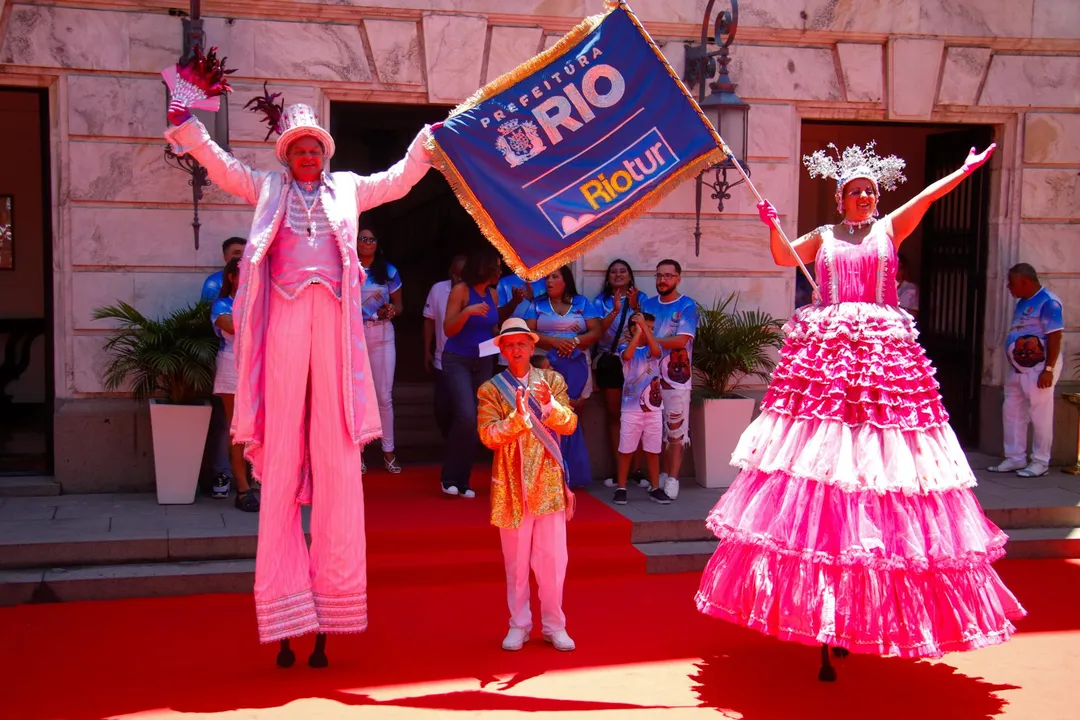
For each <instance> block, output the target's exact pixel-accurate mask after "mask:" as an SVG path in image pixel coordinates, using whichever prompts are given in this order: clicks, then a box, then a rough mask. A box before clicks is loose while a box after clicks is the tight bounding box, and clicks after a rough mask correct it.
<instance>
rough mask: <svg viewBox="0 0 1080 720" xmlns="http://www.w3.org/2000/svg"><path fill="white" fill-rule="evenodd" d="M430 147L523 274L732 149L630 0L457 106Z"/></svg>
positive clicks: (564, 254) (603, 232)
mask: <svg viewBox="0 0 1080 720" xmlns="http://www.w3.org/2000/svg"><path fill="white" fill-rule="evenodd" d="M428 149H429V150H430V151H431V155H432V159H433V162H434V163H435V166H436V167H437V168H439V170H440V171H442V173H443V175H444V176H446V178H447V180H448V181H449V183H450V186H451V187H452V188H453V190H454V193H455V194H456V195H457V197H458V199H459V200H460V201H461V204H462V205H463V206H464V207H465V209H466V210H467V211H468V212H469V214H470V215H472V217H473V219H474V220H476V223H477V225H479V227H480V230H481V232H483V234H484V235H485V236H486V237H487V238H488V240H490V241H491V243H492V244H493V245H495V247H496V248H498V250H499V252H500V253H501V254H502V256H503V258H504V259H505V260H506V263H507V264H508V265H509V266H510V268H511V269H512V270H513V271H514V272H515V273H516V274H517V275H519V276H520V277H522V278H525V279H527V280H536V279H538V278H541V277H544V276H545V275H547V274H549V273H551V272H553V271H554V270H556V269H558V268H559V267H561V266H562V265H565V264H566V263H568V262H571V261H572V260H575V259H577V258H578V257H580V256H581V255H582V254H583V253H584V252H585V251H586V250H588V249H589V248H590V247H593V246H595V245H596V244H597V243H598V242H600V241H601V240H603V239H604V238H605V237H607V236H608V235H611V234H613V233H616V232H618V231H619V230H621V229H622V228H623V227H624V226H625V225H626V224H627V223H628V222H630V221H631V220H633V219H634V218H635V217H637V216H638V215H640V214H641V213H643V212H645V211H646V210H647V209H648V208H649V207H651V206H652V205H654V204H655V203H656V202H658V201H659V200H660V199H661V198H662V197H663V196H664V195H665V194H666V193H668V192H670V191H671V190H672V189H673V188H674V187H675V186H676V185H677V184H678V183H679V182H680V181H682V180H684V179H686V178H688V177H692V176H696V175H697V174H698V173H699V172H701V171H702V170H703V169H705V168H706V167H709V166H711V165H714V164H716V163H718V162H720V161H721V160H723V159H724V158H725V157H726V153H725V146H724V144H723V141H722V140H721V139H720V136H719V135H717V134H716V131H715V130H714V129H713V127H712V125H711V124H710V123H709V121H708V120H707V119H706V118H705V116H704V115H703V114H702V112H701V109H700V108H699V107H698V106H697V103H695V102H694V99H693V98H692V97H691V96H690V94H689V92H687V90H686V87H685V86H684V85H683V84H682V82H681V81H680V80H679V78H678V77H677V75H676V74H675V73H674V71H672V69H671V66H670V65H668V63H667V61H666V60H665V59H664V56H663V55H662V54H661V53H660V49H659V48H658V47H657V46H656V44H655V43H654V42H653V41H652V38H650V37H649V34H648V33H647V32H646V31H645V28H643V27H642V26H641V23H640V22H638V19H637V18H636V17H635V16H634V14H633V12H632V11H631V10H630V8H629V7H627V6H626V5H625V3H620V4H619V5H618V6H616V7H615V8H614V9H612V10H610V11H609V12H607V13H606V14H604V15H597V16H594V17H590V18H587V19H586V20H585V21H584V22H582V23H581V24H580V25H578V26H577V27H576V28H574V29H573V30H572V31H571V32H570V33H569V34H567V35H566V36H565V37H564V38H562V39H561V40H559V42H558V43H556V44H555V45H554V46H553V47H551V48H550V49H549V50H546V51H545V52H543V53H541V54H540V55H537V56H536V57H535V58H533V59H532V60H529V61H528V62H526V63H524V64H523V65H521V66H520V67H518V68H516V69H515V70H512V71H511V72H509V73H507V74H506V75H503V76H502V77H500V78H498V79H497V80H494V81H493V82H491V83H489V84H488V85H487V86H485V87H484V88H482V89H481V90H480V91H478V92H477V93H476V95H474V96H473V97H472V98H470V99H469V100H467V101H466V102H464V103H462V104H461V105H460V106H459V107H457V108H455V109H454V111H453V112H452V113H451V114H450V116H449V117H448V118H447V120H446V121H445V122H444V123H443V125H442V127H439V128H437V129H436V130H435V132H434V135H433V137H432V139H431V140H430V141H429V143H428Z"/></svg>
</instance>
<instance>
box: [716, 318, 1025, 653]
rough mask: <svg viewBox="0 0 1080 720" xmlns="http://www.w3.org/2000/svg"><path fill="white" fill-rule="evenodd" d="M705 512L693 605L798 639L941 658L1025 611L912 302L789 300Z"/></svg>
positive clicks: (980, 642) (999, 630)
mask: <svg viewBox="0 0 1080 720" xmlns="http://www.w3.org/2000/svg"><path fill="white" fill-rule="evenodd" d="M785 330H786V331H787V333H788V338H787V342H786V343H785V345H784V349H783V350H782V352H781V358H780V362H779V364H778V365H777V368H776V371H775V372H774V374H773V381H772V384H771V385H770V386H769V390H768V392H767V393H766V395H765V399H764V401H763V402H762V412H761V414H760V415H759V416H758V418H757V419H756V420H755V421H754V422H753V423H752V424H751V425H750V427H749V428H747V430H746V432H745V433H744V434H743V436H742V439H741V440H740V442H739V445H738V447H737V448H736V450H735V453H734V455H733V456H732V463H733V464H735V465H738V466H739V467H741V468H742V472H740V473H739V476H738V477H737V478H736V480H735V482H734V483H733V484H732V486H731V488H730V489H729V490H728V491H727V492H725V493H724V495H723V497H722V498H721V499H720V502H719V503H717V505H716V507H715V508H714V509H713V511H712V512H711V513H710V514H709V519H708V525H709V528H710V529H711V530H712V532H713V533H714V534H715V535H716V537H717V538H719V540H720V544H719V546H718V547H717V549H716V552H715V553H714V554H713V556H712V559H711V560H710V561H709V564H708V566H707V567H706V569H705V573H704V575H703V576H702V579H701V587H700V589H699V590H698V593H697V598H696V600H697V606H698V609H699V610H700V611H701V612H703V613H706V614H708V615H711V616H713V617H717V618H720V619H722V620H727V621H729V622H732V623H736V624H739V625H743V626H745V627H748V628H751V629H754V630H758V631H760V632H763V633H766V634H768V635H774V636H776V637H778V638H780V639H781V640H793V641H796V642H802V643H806V644H813V645H817V644H821V643H827V644H829V645H833V646H839V647H843V648H847V649H848V650H850V651H852V652H859V653H871V654H875V655H896V656H900V657H940V656H941V655H942V654H944V653H946V652H953V651H958V650H973V649H976V648H980V647H985V646H987V645H993V644H997V643H1000V642H1004V641H1005V640H1007V639H1008V638H1009V636H1010V635H1011V634H1012V633H1013V632H1014V631H1015V628H1014V627H1013V625H1012V622H1011V621H1012V620H1015V619H1018V618H1021V617H1023V616H1024V615H1025V614H1026V613H1025V611H1024V609H1023V608H1022V607H1021V606H1020V603H1019V602H1017V600H1016V598H1015V597H1014V596H1013V594H1012V593H1011V592H1010V591H1009V590H1008V588H1006V587H1005V585H1004V583H1002V581H1001V578H1000V577H998V574H997V573H996V572H995V571H994V570H993V568H992V567H991V563H993V562H994V561H995V560H997V559H998V558H1000V557H1001V556H1002V555H1003V554H1004V552H1005V551H1004V548H1005V543H1006V541H1007V538H1006V536H1005V534H1004V533H1002V532H1001V530H999V529H998V528H997V527H996V526H995V525H994V524H993V523H991V522H990V521H989V520H987V519H986V517H985V515H983V512H982V508H981V507H980V506H979V503H978V500H976V499H975V496H974V494H973V493H972V492H971V488H972V487H974V485H975V477H974V475H973V474H972V472H971V468H970V467H969V466H968V463H967V459H966V457H965V456H964V453H963V451H962V450H961V448H960V445H959V443H958V442H957V440H956V436H955V435H954V434H953V432H952V429H951V428H950V427H949V425H948V415H947V414H946V412H945V409H944V407H943V406H942V404H941V397H940V395H939V393H938V386H937V382H936V381H935V380H934V377H933V375H934V370H933V368H932V367H931V365H930V363H929V361H928V360H927V358H926V355H925V354H924V353H923V349H922V347H921V346H920V345H919V344H918V343H917V342H916V332H915V330H914V328H913V326H912V323H911V319H910V317H909V316H908V315H907V314H906V313H903V312H902V311H899V310H897V309H895V308H892V307H886V306H882V305H874V304H870V303H841V304H839V305H826V306H812V307H806V308H803V309H801V310H800V311H798V312H797V313H796V314H795V317H794V318H793V319H792V320H791V321H790V322H789V323H788V325H787V327H786V328H785Z"/></svg>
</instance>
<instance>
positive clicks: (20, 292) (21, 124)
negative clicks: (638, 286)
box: [0, 88, 54, 475]
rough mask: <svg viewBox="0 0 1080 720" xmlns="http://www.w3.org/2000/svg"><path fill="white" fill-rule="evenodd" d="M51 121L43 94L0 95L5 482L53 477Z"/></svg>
mask: <svg viewBox="0 0 1080 720" xmlns="http://www.w3.org/2000/svg"><path fill="white" fill-rule="evenodd" d="M48 119H49V104H48V94H47V92H46V91H45V90H37V89H22V88H0V132H2V134H3V136H4V137H7V138H12V139H14V140H15V142H11V143H9V144H8V148H7V150H6V155H5V158H4V162H3V163H0V235H2V238H3V239H2V240H0V244H2V246H3V247H0V342H2V343H3V346H2V347H3V356H2V358H0V362H2V365H0V475H51V474H52V457H53V453H52V411H53V397H54V394H53V326H52V322H51V318H52V316H53V313H52V223H51V217H52V216H51V212H50V210H51V201H50V191H49V188H50V179H49V126H48Z"/></svg>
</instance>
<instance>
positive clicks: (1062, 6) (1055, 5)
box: [1032, 0, 1080, 39]
mask: <svg viewBox="0 0 1080 720" xmlns="http://www.w3.org/2000/svg"><path fill="white" fill-rule="evenodd" d="M1032 25H1033V27H1032V35H1033V36H1035V37H1045V38H1072V39H1077V38H1080V2H1076V0H1035V7H1034V17H1033V18H1032Z"/></svg>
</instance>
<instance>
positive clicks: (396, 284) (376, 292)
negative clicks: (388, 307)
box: [360, 263, 401, 322]
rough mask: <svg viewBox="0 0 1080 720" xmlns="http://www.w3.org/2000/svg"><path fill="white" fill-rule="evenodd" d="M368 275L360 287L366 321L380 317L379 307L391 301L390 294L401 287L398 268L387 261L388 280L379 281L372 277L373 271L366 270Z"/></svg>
mask: <svg viewBox="0 0 1080 720" xmlns="http://www.w3.org/2000/svg"><path fill="white" fill-rule="evenodd" d="M364 272H365V274H366V275H367V277H366V278H365V279H364V284H363V286H361V288H360V299H361V302H362V303H363V307H364V322H369V321H372V320H378V319H379V308H381V307H382V306H383V305H385V304H387V303H388V302H390V296H391V295H392V294H394V293H396V292H397V291H398V290H400V289H401V276H400V275H399V274H398V269H397V268H396V267H394V266H393V265H391V264H390V263H386V282H385V283H377V282H375V279H374V278H373V277H371V271H370V270H367V269H365V270H364Z"/></svg>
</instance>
